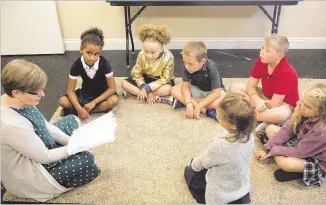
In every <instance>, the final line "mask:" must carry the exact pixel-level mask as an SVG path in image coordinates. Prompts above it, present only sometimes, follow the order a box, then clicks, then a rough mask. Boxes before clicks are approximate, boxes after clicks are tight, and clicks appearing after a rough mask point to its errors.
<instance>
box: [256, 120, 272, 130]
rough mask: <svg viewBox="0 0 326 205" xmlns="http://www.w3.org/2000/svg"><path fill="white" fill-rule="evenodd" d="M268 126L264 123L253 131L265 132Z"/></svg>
mask: <svg viewBox="0 0 326 205" xmlns="http://www.w3.org/2000/svg"><path fill="white" fill-rule="evenodd" d="M268 125H269V124H267V123H266V122H263V123H261V124H260V125H258V126H257V127H256V129H255V132H265V130H266V127H267V126H268Z"/></svg>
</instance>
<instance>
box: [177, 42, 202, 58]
mask: <svg viewBox="0 0 326 205" xmlns="http://www.w3.org/2000/svg"><path fill="white" fill-rule="evenodd" d="M181 54H182V55H185V56H191V57H195V58H196V59H197V61H198V62H200V61H201V60H202V59H203V58H206V56H207V48H206V46H205V44H204V42H202V41H190V42H188V43H187V45H186V46H185V47H184V48H183V49H182V52H181Z"/></svg>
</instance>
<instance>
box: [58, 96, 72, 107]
mask: <svg viewBox="0 0 326 205" xmlns="http://www.w3.org/2000/svg"><path fill="white" fill-rule="evenodd" d="M59 105H60V106H61V107H68V106H69V105H70V102H69V99H68V98H67V97H66V96H62V97H61V98H60V99H59Z"/></svg>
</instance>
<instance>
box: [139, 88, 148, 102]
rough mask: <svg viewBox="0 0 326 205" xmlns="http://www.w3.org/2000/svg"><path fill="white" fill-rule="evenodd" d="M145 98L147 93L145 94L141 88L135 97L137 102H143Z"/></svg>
mask: <svg viewBox="0 0 326 205" xmlns="http://www.w3.org/2000/svg"><path fill="white" fill-rule="evenodd" d="M146 98H147V92H146V90H145V89H144V88H143V89H142V90H141V91H140V92H139V94H138V96H137V100H139V99H140V100H142V101H144V100H145V99H146Z"/></svg>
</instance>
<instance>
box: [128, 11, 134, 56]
mask: <svg viewBox="0 0 326 205" xmlns="http://www.w3.org/2000/svg"><path fill="white" fill-rule="evenodd" d="M130 13H131V12H130V6H128V22H129V35H130V40H131V52H132V54H135V45H134V38H133V37H132V29H131V22H130V20H131V19H130Z"/></svg>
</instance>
